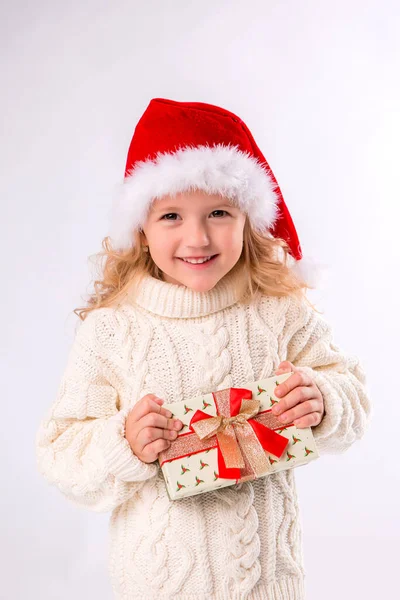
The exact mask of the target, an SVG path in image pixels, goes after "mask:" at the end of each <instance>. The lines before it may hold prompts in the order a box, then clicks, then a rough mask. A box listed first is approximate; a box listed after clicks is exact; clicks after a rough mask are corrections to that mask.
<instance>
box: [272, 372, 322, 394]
mask: <svg viewBox="0 0 400 600" xmlns="http://www.w3.org/2000/svg"><path fill="white" fill-rule="evenodd" d="M312 383H313V382H312V380H311V377H310V376H309V375H307V374H306V373H304V372H303V371H296V372H294V373H293V375H291V376H290V377H288V379H286V381H284V382H283V383H280V384H279V385H278V386H276V388H275V390H274V393H275V396H276V397H277V398H283V397H284V396H286V394H288V393H289V392H291V391H292V390H293V389H294V388H296V387H299V386H301V387H304V386H309V385H312Z"/></svg>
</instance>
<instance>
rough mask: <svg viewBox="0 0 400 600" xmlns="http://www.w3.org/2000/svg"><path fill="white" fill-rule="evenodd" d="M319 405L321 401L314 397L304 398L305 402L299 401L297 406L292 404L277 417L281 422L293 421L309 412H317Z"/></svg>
mask: <svg viewBox="0 0 400 600" xmlns="http://www.w3.org/2000/svg"><path fill="white" fill-rule="evenodd" d="M320 406H321V403H320V402H319V401H318V400H316V399H314V400H306V401H305V402H301V403H300V404H297V406H294V407H293V408H291V409H290V410H288V411H286V412H284V413H282V414H281V415H280V416H279V417H278V418H279V420H280V421H282V423H293V422H294V421H295V420H296V419H299V418H300V417H305V416H306V415H308V414H310V413H313V412H318V410H319V409H320Z"/></svg>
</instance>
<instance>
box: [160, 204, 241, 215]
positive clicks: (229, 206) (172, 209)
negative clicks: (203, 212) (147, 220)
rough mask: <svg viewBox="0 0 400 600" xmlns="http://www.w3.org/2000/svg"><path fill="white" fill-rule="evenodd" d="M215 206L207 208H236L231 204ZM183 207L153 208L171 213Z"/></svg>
mask: <svg viewBox="0 0 400 600" xmlns="http://www.w3.org/2000/svg"><path fill="white" fill-rule="evenodd" d="M213 206H214V207H215V208H213V207H210V209H209V210H217V208H230V209H232V208H236V207H235V206H233V205H232V204H226V203H225V204H214V205H213ZM182 209H184V207H182V206H167V207H165V208H154V209H153V210H154V212H156V213H172V212H179V211H180V210H182Z"/></svg>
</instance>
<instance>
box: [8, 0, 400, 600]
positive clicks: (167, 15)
mask: <svg viewBox="0 0 400 600" xmlns="http://www.w3.org/2000/svg"><path fill="white" fill-rule="evenodd" d="M399 13H400V9H399V4H398V2H397V1H396V0H392V1H390V0H386V1H384V0H336V2H323V1H321V0H302V1H301V2H300V1H298V0H279V1H278V0H276V1H272V0H258V1H252V0H248V1H247V2H242V1H239V0H219V1H218V2H215V1H207V0H203V1H202V2H188V1H187V0H171V1H169V2H163V1H162V0H159V1H156V0H146V1H145V2H138V1H134V0H131V1H128V0H121V1H119V2H106V1H104V0H96V1H95V0H85V1H84V2H80V1H78V0H70V1H69V2H57V1H55V2H54V1H50V0H35V2H30V1H29V0H12V1H11V0H8V1H3V3H2V6H1V14H0V23H1V25H0V27H1V31H0V35H1V40H2V52H1V73H2V75H1V85H2V91H1V94H0V107H1V109H0V110H1V116H2V144H1V159H0V165H1V180H0V181H1V183H0V185H1V203H2V224H3V226H2V231H1V245H2V248H1V259H2V269H1V271H2V307H3V327H2V342H3V343H2V371H3V374H2V379H1V381H2V398H3V402H2V406H3V414H2V434H1V441H0V443H1V455H2V457H3V461H2V464H3V476H2V486H1V487H2V491H1V495H0V503H1V504H0V507H1V511H0V512H1V531H2V535H1V539H0V544H1V547H0V551H1V557H0V558H1V590H0V596H1V598H5V599H7V600H17V599H18V600H22V599H23V600H26V598H29V599H32V600H36V599H38V600H54V599H57V600H70V599H71V598H73V599H74V600H84V599H85V600H86V599H88V598H96V600H109V599H111V598H112V592H111V587H110V584H109V581H108V575H107V571H106V564H107V523H108V515H97V514H95V513H90V512H85V511H83V510H79V509H78V508H75V507H74V506H72V505H70V504H69V503H68V502H67V501H66V500H65V499H64V498H63V497H62V496H61V494H60V492H58V490H56V489H55V488H52V487H51V486H49V485H48V484H46V482H45V481H44V480H43V479H42V478H41V477H40V476H39V474H38V473H37V471H36V464H35V454H34V437H35V434H36V430H37V427H38V424H39V421H40V420H41V418H42V417H43V416H44V414H45V412H46V411H47V410H48V408H49V406H50V404H51V403H52V402H53V400H54V398H55V393H56V390H57V387H58V384H59V381H60V378H61V375H62V372H63V369H64V366H65V362H66V357H67V353H68V351H69V347H70V345H71V342H72V339H73V334H74V329H75V326H76V322H77V318H76V317H75V315H74V314H73V313H72V310H73V308H75V307H76V306H78V305H82V299H81V298H82V296H84V295H85V294H86V293H87V291H88V290H89V289H90V288H91V285H90V277H91V271H90V266H89V262H88V259H87V257H88V256H89V255H92V254H94V253H95V252H98V251H99V250H100V249H101V247H100V244H101V239H102V238H103V236H104V235H106V234H107V233H108V219H109V216H108V215H109V210H110V206H111V197H112V194H113V193H114V187H115V185H116V184H117V183H118V182H119V181H120V180H121V178H122V176H123V171H124V166H125V157H126V151H127V148H128V145H129V142H130V139H131V135H132V133H133V129H134V126H135V124H136V122H137V120H138V118H139V117H140V115H141V114H142V112H143V111H144V109H145V108H146V106H147V103H148V101H149V100H150V98H151V97H155V96H161V97H165V98H172V99H175V100H186V101H203V102H209V103H212V104H217V105H221V106H224V107H225V108H227V109H229V110H231V111H233V112H236V113H237V114H239V115H240V116H241V117H242V118H243V119H244V120H245V121H246V122H247V124H248V126H249V127H250V129H251V130H252V131H253V133H254V135H255V138H256V141H257V143H258V144H259V146H260V147H261V149H262V150H263V152H264V154H265V156H266V158H267V160H268V161H269V163H270V165H271V168H272V169H273V171H274V173H275V175H276V177H277V179H278V181H279V182H280V185H281V188H282V190H283V194H284V197H285V199H286V202H287V204H288V206H289V208H290V211H291V213H292V216H293V219H294V222H295V224H296V226H297V229H298V232H299V236H300V240H301V242H302V245H303V250H304V253H305V254H306V255H309V256H313V257H314V258H315V259H317V260H318V261H319V262H320V263H323V264H325V265H328V266H329V278H328V279H327V280H326V283H325V284H324V286H323V288H321V289H320V291H319V292H318V293H313V296H312V299H313V300H315V301H317V302H318V307H319V308H320V309H322V310H323V311H324V315H325V317H326V318H327V319H328V320H329V321H330V322H331V323H332V325H333V327H334V331H335V335H336V341H337V343H338V344H339V345H340V346H341V347H342V348H344V349H346V350H347V351H349V352H351V353H354V354H356V355H358V356H359V357H360V358H361V360H362V362H363V364H364V367H365V369H366V371H367V375H368V384H369V389H370V393H371V397H372V400H373V404H374V416H373V420H372V424H371V427H370V429H369V431H368V433H367V435H366V436H365V437H364V438H363V440H362V441H361V442H357V443H356V444H355V445H354V446H353V447H352V448H351V449H350V450H349V451H348V452H347V453H345V454H343V455H340V456H328V457H323V459H320V460H319V461H316V462H315V463H313V464H310V465H308V466H307V467H304V468H302V469H299V470H298V471H297V472H296V477H297V482H298V491H299V499H300V503H301V511H302V520H303V528H304V551H305V562H306V573H307V579H306V581H307V591H308V595H307V598H308V600H321V598H323V599H324V600H333V599H336V598H338V597H341V598H344V599H347V598H348V599H351V598H355V597H359V598H363V599H364V600H375V599H376V597H377V596H378V594H379V595H380V596H381V595H382V596H384V594H385V593H386V594H387V595H388V597H393V594H394V592H393V593H391V590H393V589H394V587H395V586H396V587H397V586H398V579H397V571H398V567H397V561H396V560H395V557H396V555H397V556H398V547H399V542H400V539H399V538H400V536H399V530H400V525H399V518H398V513H397V511H396V506H398V504H399V495H398V492H399V479H400V475H399V455H400V450H399V449H398V447H397V446H396V442H397V440H398V434H397V431H396V429H395V423H396V420H397V419H398V418H399V417H400V409H399V399H398V398H399V392H398V390H397V388H396V387H395V383H396V375H397V372H398V339H399V333H400V327H399V319H398V305H399V300H398V292H399V275H398V273H399V269H398V263H399V259H400V256H399V254H400V253H399V247H398V244H397V243H396V242H397V238H398V235H396V234H397V224H398V221H399V217H400V211H399V200H398V198H399V191H400V184H399V167H398V159H399V154H398V147H399V145H398V144H399V142H398V140H399V137H400V117H399V105H400V97H399V96H400V94H399V77H398V73H399V72H400V43H399V40H400V14H399ZM395 311H396V312H395ZM4 459H5V460H4Z"/></svg>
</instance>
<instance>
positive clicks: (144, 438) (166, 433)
mask: <svg viewBox="0 0 400 600" xmlns="http://www.w3.org/2000/svg"><path fill="white" fill-rule="evenodd" d="M177 437H178V432H177V431H175V430H173V429H163V428H161V427H145V428H144V429H141V430H140V431H139V433H138V434H137V442H138V444H139V446H140V447H141V448H142V449H143V448H144V447H145V446H147V445H148V444H151V443H152V442H155V440H159V439H164V440H171V441H172V440H175V439H176V438H177Z"/></svg>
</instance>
